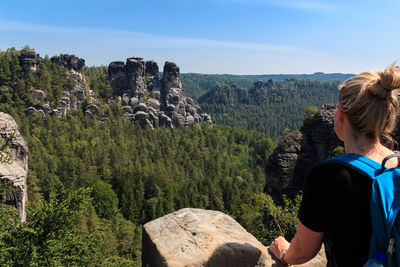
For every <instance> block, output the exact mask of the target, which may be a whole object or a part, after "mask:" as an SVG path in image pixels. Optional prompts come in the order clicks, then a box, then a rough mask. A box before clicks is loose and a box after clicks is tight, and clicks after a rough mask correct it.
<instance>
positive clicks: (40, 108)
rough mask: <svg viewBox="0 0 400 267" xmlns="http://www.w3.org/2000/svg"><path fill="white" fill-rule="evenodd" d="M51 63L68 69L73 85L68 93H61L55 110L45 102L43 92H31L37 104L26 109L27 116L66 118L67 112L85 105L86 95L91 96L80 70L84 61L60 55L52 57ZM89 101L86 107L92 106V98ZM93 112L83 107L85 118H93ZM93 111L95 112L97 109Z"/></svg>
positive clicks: (91, 108)
mask: <svg viewBox="0 0 400 267" xmlns="http://www.w3.org/2000/svg"><path fill="white" fill-rule="evenodd" d="M51 61H52V62H53V63H56V64H59V65H61V66H63V67H65V68H66V69H68V71H69V73H70V75H71V77H72V79H73V80H74V81H75V85H74V87H73V88H71V89H70V90H69V91H62V92H61V99H60V103H59V104H58V106H57V107H56V108H55V109H52V108H51V107H50V104H49V103H48V102H47V99H46V94H45V92H43V91H41V90H34V91H32V93H31V94H32V98H33V99H34V100H36V101H37V102H38V103H37V104H35V105H33V106H30V107H28V109H27V115H28V116H34V115H38V116H41V117H46V116H47V115H51V114H56V115H57V116H58V117H63V116H66V114H67V113H68V112H69V111H71V110H76V109H77V108H78V107H79V106H81V105H82V104H83V103H85V101H86V99H87V97H86V96H87V95H89V96H90V95H91V94H92V92H91V91H90V90H89V89H88V87H87V84H86V79H85V77H84V76H83V75H82V73H81V72H82V68H83V67H84V66H85V60H84V59H82V58H78V57H76V56H75V55H67V54H64V55H63V54H61V55H60V56H54V57H52V58H51ZM89 100H91V101H90V103H88V105H90V104H93V103H92V102H93V98H92V97H89ZM93 110H94V109H93V107H90V109H87V108H86V107H85V114H86V115H87V116H93V114H92V113H93V112H94V111H93ZM95 110H97V107H96V109H95Z"/></svg>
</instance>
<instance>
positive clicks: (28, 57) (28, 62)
mask: <svg viewBox="0 0 400 267" xmlns="http://www.w3.org/2000/svg"><path fill="white" fill-rule="evenodd" d="M19 61H20V64H21V67H22V68H23V69H24V70H32V71H36V68H37V66H38V65H39V64H40V61H41V59H40V56H39V54H36V52H35V50H33V49H31V50H29V51H22V52H21V54H20V56H19Z"/></svg>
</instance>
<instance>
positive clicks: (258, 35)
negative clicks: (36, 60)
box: [0, 0, 400, 74]
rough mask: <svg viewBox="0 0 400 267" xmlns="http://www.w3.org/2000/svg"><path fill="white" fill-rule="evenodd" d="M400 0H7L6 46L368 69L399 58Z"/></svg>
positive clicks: (215, 67) (275, 67)
mask: <svg viewBox="0 0 400 267" xmlns="http://www.w3.org/2000/svg"><path fill="white" fill-rule="evenodd" d="M399 11H400V1H398V0H381V1H376V0H347V1H345V0H336V1H329V0H326V1H313V0H164V1H159V0H154V1H152V0H131V1H127V0H126V1H125V0H114V1H110V0H108V1H103V0H97V1H92V0H81V1H75V0H68V1H66V0H35V1H22V0H12V1H9V0H3V1H1V5H0V48H1V49H3V50H4V49H6V48H8V47H12V46H13V47H16V48H21V47H23V46H24V45H29V46H30V47H33V48H35V50H36V51H37V52H38V53H39V54H40V55H41V56H44V55H46V54H47V55H49V56H53V55H56V54H60V53H64V54H75V55H77V56H79V57H82V58H84V59H85V60H86V65H89V66H90V65H101V64H104V65H108V64H109V63H110V62H112V61H116V60H125V59H126V58H128V57H132V56H137V57H143V58H145V59H146V60H147V59H153V60H155V61H157V62H158V63H159V66H160V68H162V65H163V64H164V62H165V61H173V62H175V63H177V64H178V66H180V68H181V72H198V73H232V74H274V73H313V72H317V71H322V72H326V73H330V72H343V73H359V72H361V71H365V70H369V69H379V68H384V67H386V66H388V65H390V63H392V62H393V61H395V60H397V59H399V58H400V49H399V44H400V34H399V29H400V20H399Z"/></svg>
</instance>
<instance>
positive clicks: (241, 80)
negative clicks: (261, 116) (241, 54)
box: [180, 72, 354, 99]
mask: <svg viewBox="0 0 400 267" xmlns="http://www.w3.org/2000/svg"><path fill="white" fill-rule="evenodd" d="M352 76H354V74H343V73H323V72H316V73H314V74H265V75H232V74H199V73H181V74H180V78H181V81H182V85H183V88H185V91H186V94H187V95H188V96H190V97H193V98H195V99H196V98H197V97H199V96H200V95H202V94H204V92H206V91H208V90H209V89H210V88H211V87H212V86H213V85H215V84H218V83H219V84H228V85H231V84H235V85H237V86H240V87H243V88H251V87H252V86H253V84H254V83H255V82H256V81H259V80H260V81H264V82H266V81H268V80H269V79H271V80H272V81H274V82H279V81H284V80H286V79H290V78H295V79H298V80H317V81H340V82H342V81H344V80H347V79H348V78H350V77H352Z"/></svg>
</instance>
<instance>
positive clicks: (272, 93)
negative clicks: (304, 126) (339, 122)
mask: <svg viewBox="0 0 400 267" xmlns="http://www.w3.org/2000/svg"><path fill="white" fill-rule="evenodd" d="M338 84H339V82H338V81H324V82H323V81H312V80H297V79H287V80H285V81H283V82H276V83H273V82H271V81H270V82H269V83H255V84H254V86H253V87H252V88H251V89H249V90H248V89H245V88H241V87H238V86H229V85H226V84H222V85H220V84H218V85H215V86H213V87H212V88H211V89H210V90H209V91H208V92H207V93H205V94H204V95H203V96H201V97H199V99H198V102H199V103H200V105H201V107H202V108H203V110H204V111H205V112H207V113H209V114H210V115H211V116H212V118H213V121H214V123H215V124H219V125H228V126H232V127H243V128H246V129H256V130H257V131H261V132H265V133H268V134H269V135H270V136H271V137H280V136H282V134H283V132H284V130H285V129H286V128H288V129H292V130H296V129H299V127H300V126H301V122H302V119H303V117H304V115H303V114H304V109H305V108H306V107H308V106H317V107H320V106H322V104H326V103H336V101H337V97H338V94H339V91H338V89H337V86H338Z"/></svg>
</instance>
